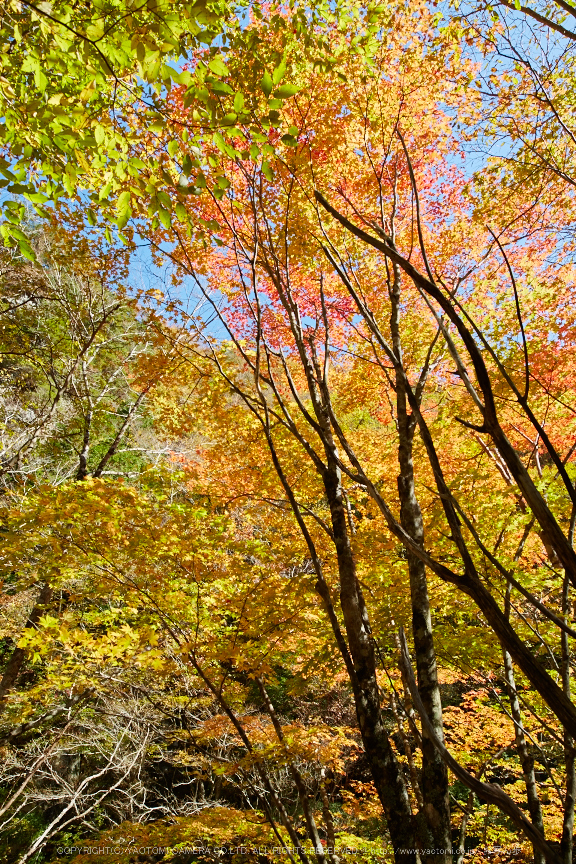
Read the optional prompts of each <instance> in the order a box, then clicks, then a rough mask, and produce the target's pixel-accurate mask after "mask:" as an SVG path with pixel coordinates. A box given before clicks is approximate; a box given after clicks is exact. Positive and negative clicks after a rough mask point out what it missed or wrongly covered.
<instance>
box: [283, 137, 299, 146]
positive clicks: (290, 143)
mask: <svg viewBox="0 0 576 864" xmlns="http://www.w3.org/2000/svg"><path fill="white" fill-rule="evenodd" d="M280 140H281V141H282V143H283V144H286V146H287V147H297V146H298V141H297V140H296V138H294V136H293V135H282V138H281V139H280Z"/></svg>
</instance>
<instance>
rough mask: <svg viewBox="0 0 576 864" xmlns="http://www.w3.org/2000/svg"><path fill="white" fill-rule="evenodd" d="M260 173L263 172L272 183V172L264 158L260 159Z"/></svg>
mask: <svg viewBox="0 0 576 864" xmlns="http://www.w3.org/2000/svg"><path fill="white" fill-rule="evenodd" d="M262 173H263V174H264V176H265V177H266V179H267V180H269V181H270V183H272V181H273V180H274V172H273V171H272V167H271V165H270V163H269V162H267V161H266V160H265V159H264V160H263V161H262Z"/></svg>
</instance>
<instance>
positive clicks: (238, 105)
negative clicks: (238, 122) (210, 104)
mask: <svg viewBox="0 0 576 864" xmlns="http://www.w3.org/2000/svg"><path fill="white" fill-rule="evenodd" d="M243 108H244V94H243V93H236V95H235V96H234V111H235V112H236V113H237V114H239V113H240V112H241V111H242V109H243Z"/></svg>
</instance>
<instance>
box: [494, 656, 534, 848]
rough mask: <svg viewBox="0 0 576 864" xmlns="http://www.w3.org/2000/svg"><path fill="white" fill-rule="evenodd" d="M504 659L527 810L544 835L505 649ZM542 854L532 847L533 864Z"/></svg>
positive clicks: (532, 760)
mask: <svg viewBox="0 0 576 864" xmlns="http://www.w3.org/2000/svg"><path fill="white" fill-rule="evenodd" d="M502 656H503V659H504V675H505V677H506V688H507V690H508V698H509V700H510V712H511V714H512V719H513V720H514V735H515V738H516V750H517V751H518V756H519V757H520V764H521V765H522V774H523V775H524V783H525V785H526V797H527V799H528V810H529V812H530V818H531V819H532V823H533V825H534V826H535V827H536V828H538V830H539V831H540V832H541V833H542V836H544V822H543V820H542V807H541V806H540V799H539V797H538V787H537V785H536V777H535V775H534V759H533V757H532V756H531V755H530V752H529V750H528V745H527V743H526V736H525V735H524V724H523V722H522V713H521V710H520V702H519V701H518V694H517V693H516V682H515V679H514V669H513V667H512V658H511V657H510V654H509V653H508V651H506V649H505V648H504V649H503V651H502ZM543 862H544V856H543V855H542V853H541V852H540V851H539V850H538V849H534V864H543Z"/></svg>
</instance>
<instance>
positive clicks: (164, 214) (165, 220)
mask: <svg viewBox="0 0 576 864" xmlns="http://www.w3.org/2000/svg"><path fill="white" fill-rule="evenodd" d="M157 213H158V219H159V220H160V222H161V223H162V225H163V226H164V228H166V229H168V228H171V227H172V219H171V217H170V213H169V212H168V210H165V209H164V208H163V207H159V208H158V211H157Z"/></svg>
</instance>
